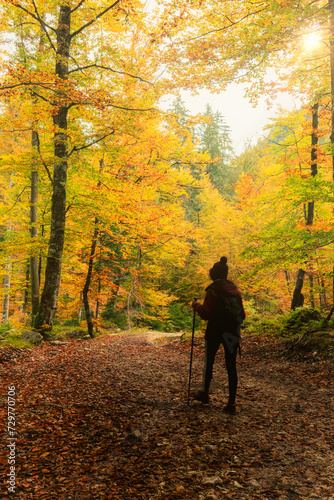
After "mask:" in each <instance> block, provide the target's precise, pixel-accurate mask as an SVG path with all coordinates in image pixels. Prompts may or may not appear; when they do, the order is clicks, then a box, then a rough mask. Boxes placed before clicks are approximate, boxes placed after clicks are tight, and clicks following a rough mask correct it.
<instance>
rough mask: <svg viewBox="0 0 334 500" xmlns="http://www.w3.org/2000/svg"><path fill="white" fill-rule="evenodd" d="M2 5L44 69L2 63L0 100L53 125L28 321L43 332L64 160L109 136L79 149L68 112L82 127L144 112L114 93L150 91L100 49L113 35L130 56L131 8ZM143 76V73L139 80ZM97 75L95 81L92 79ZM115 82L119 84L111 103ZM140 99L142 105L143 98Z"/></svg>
mask: <svg viewBox="0 0 334 500" xmlns="http://www.w3.org/2000/svg"><path fill="white" fill-rule="evenodd" d="M8 3H9V5H10V7H9V9H13V10H15V11H19V12H20V14H21V16H22V22H25V23H29V24H32V25H33V26H36V31H37V32H40V31H42V32H43V33H44V35H45V38H44V39H45V47H44V52H43V54H40V59H41V60H42V64H43V63H44V66H43V67H42V66H41V65H39V66H38V67H37V68H36V65H35V64H29V65H26V66H22V65H20V64H17V65H15V64H11V63H8V64H7V65H6V66H7V68H6V69H7V74H6V76H5V79H4V81H3V84H2V92H3V95H4V96H5V97H6V96H9V95H16V96H17V97H20V98H22V99H24V98H25V97H26V94H27V91H28V95H29V97H30V96H31V97H32V98H33V99H38V100H41V101H43V102H44V103H45V104H46V106H47V107H48V109H49V117H50V118H52V122H53V128H54V134H53V146H54V161H53V165H52V175H51V172H50V179H51V182H52V204H51V228H50V238H49V245H48V255H47V262H46V269H45V279H44V287H43V292H42V296H41V301H40V306H39V312H38V314H37V316H36V318H35V321H34V326H35V327H36V328H38V329H40V330H41V331H44V330H47V329H49V328H51V327H52V324H53V319H54V314H55V311H56V304H57V297H58V292H59V283H60V276H61V264H62V254H63V247H64V231H65V219H66V209H67V208H66V189H67V187H66V186H67V171H68V165H69V158H70V156H71V155H73V154H75V153H76V152H77V151H78V150H80V149H81V148H88V147H89V146H90V145H92V144H96V143H98V142H99V141H100V140H102V139H103V138H104V137H106V136H108V135H109V134H112V133H113V124H105V125H103V126H102V127H101V124H100V126H99V127H98V129H95V131H94V132H92V131H90V133H89V136H90V137H89V138H87V139H86V140H84V144H76V143H75V135H73V134H72V132H71V130H69V127H68V125H69V122H68V120H69V116H70V115H69V113H70V112H71V120H72V121H73V122H79V123H80V122H81V124H82V125H83V117H82V114H81V116H80V113H78V112H77V110H78V109H80V110H81V109H82V107H83V106H86V107H87V108H89V109H90V110H93V109H94V108H95V109H103V108H108V107H113V108H115V109H120V110H124V111H125V112H126V111H128V112H131V110H136V111H138V112H141V111H144V110H145V109H148V108H146V107H145V104H144V101H143V100H142V102H141V103H140V95H139V93H138V92H137V93H136V94H131V92H132V91H131V92H130V93H127V96H126V102H124V96H123V95H122V90H121V88H122V86H123V85H124V86H125V87H127V86H128V85H129V83H130V82H135V83H134V89H135V88H139V87H140V85H141V86H145V91H148V90H151V89H152V86H151V85H150V84H149V82H148V81H147V80H145V78H144V76H141V75H138V74H136V73H132V72H131V68H132V69H133V63H132V61H131V58H130V57H129V58H128V59H127V60H126V61H125V62H123V61H122V60H121V59H120V58H119V55H118V49H117V48H116V45H117V44H116V42H115V41H113V42H112V43H111V45H108V44H105V42H106V38H107V33H108V32H109V33H114V32H115V31H116V32H117V33H118V37H119V36H122V37H123V39H122V42H121V44H120V45H123V50H124V55H125V52H127V54H130V53H132V59H133V57H134V53H133V47H131V46H130V48H129V42H130V40H131V36H132V34H131V30H133V31H135V29H136V28H135V25H136V23H137V24H138V22H139V21H140V8H139V4H137V3H136V2H129V3H127V2H124V1H122V2H120V0H116V1H114V2H108V1H101V2H95V3H92V4H91V3H90V2H85V1H81V2H79V3H77V4H75V3H73V2H60V3H59V2H54V3H53V2H50V3H44V4H43V5H37V4H35V3H34V2H31V1H27V2H25V1H23V2H10V1H8ZM130 19H131V21H130V24H129V20H130ZM104 20H106V21H105V22H104ZM102 31H103V35H102ZM98 32H99V33H100V34H99V36H97V34H98ZM129 35H130V36H129ZM35 36H36V35H35ZM103 40H104V45H103ZM83 41H85V46H83ZM112 47H113V48H112ZM114 54H117V55H116V56H115V55H114ZM42 56H43V57H42ZM52 64H54V68H55V69H54V70H52ZM144 72H145V69H144V66H142V73H144ZM97 74H98V75H99V77H100V78H99V80H98V79H97V78H96V76H97ZM94 78H95V80H94ZM117 80H118V81H119V82H120V86H119V89H118V90H119V92H118V95H117V87H116V82H117ZM89 83H90V84H91V85H90V88H89ZM138 83H139V87H138ZM134 89H133V90H134ZM145 91H144V96H145V99H146V102H147V98H148V93H147V92H146V93H145ZM141 104H144V106H143V107H142V106H141ZM136 105H139V106H138V107H136ZM87 118H88V116H86V117H85V118H84V120H85V119H86V124H85V126H86V127H88V128H89V122H87ZM71 128H72V127H71ZM73 140H74V141H73ZM73 142H74V144H73Z"/></svg>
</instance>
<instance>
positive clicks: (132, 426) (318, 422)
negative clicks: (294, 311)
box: [0, 332, 334, 500]
mask: <svg viewBox="0 0 334 500" xmlns="http://www.w3.org/2000/svg"><path fill="white" fill-rule="evenodd" d="M161 335H162V334H161ZM179 337H180V336H178V337H174V339H173V338H169V339H168V340H167V341H166V342H161V341H159V335H157V334H156V333H155V334H150V333H149V332H147V333H140V334H134V335H118V336H114V335H110V336H103V337H99V338H96V339H94V340H92V341H89V343H86V342H84V343H78V342H77V341H75V340H71V341H69V342H68V343H67V344H66V345H60V346H52V345H50V344H45V345H43V346H42V347H39V348H33V349H31V350H29V351H24V353H23V352H22V356H20V353H19V352H18V351H17V349H16V350H15V352H14V354H13V357H12V358H11V357H10V356H9V355H7V356H6V357H5V361H4V362H3V363H2V365H0V373H1V378H2V386H1V394H2V401H3V404H2V405H1V420H2V422H4V425H3V428H6V419H7V407H6V400H7V388H8V386H13V385H14V386H15V390H16V430H17V434H16V435H17V442H16V464H15V467H16V489H15V494H13V493H10V492H9V491H8V489H7V486H6V483H5V481H3V483H2V492H1V498H7V497H8V498H10V497H12V498H15V499H16V498H17V499H19V500H21V499H22V500H30V499H39V500H49V499H50V498H57V499H61V500H90V499H92V500H95V499H106V500H110V499H120V500H128V499H131V500H135V499H143V500H159V499H164V500H169V499H171V500H172V499H182V500H183V499H198V500H206V499H208V500H209V499H211V500H215V499H230V498H231V499H238V500H239V499H240V500H243V499H249V500H253V499H254V500H255V499H261V500H266V499H268V500H269V499H270V500H271V499H278V500H290V499H292V500H298V499H299V500H311V499H312V500H313V499H314V500H317V499H319V500H320V499H321V500H333V499H334V496H333V491H334V460H333V449H334V447H333V422H332V415H333V408H334V404H333V395H332V392H331V390H332V383H333V371H332V362H331V361H329V360H321V359H316V360H309V359H306V360H291V359H289V360H287V359H283V358H282V357H280V356H278V355H277V353H278V346H277V344H276V343H275V342H273V341H271V340H268V339H266V338H260V337H251V336H249V337H245V338H244V341H243V349H242V357H241V359H240V358H238V375H239V389H238V407H237V409H238V413H237V415H235V416H231V415H225V414H223V413H222V407H223V405H224V404H225V403H226V400H227V393H228V387H227V378H226V372H225V367H224V356H223V352H222V351H219V353H218V355H217V360H216V363H215V367H214V378H213V381H212V395H211V402H210V405H201V404H200V403H197V402H196V401H193V400H191V401H190V405H189V406H187V390H188V375H189V359H190V357H189V354H190V347H189V344H187V343H181V342H180V341H179ZM160 338H161V336H160ZM7 354H8V352H7ZM202 371H203V340H202V339H196V343H195V346H194V358H193V370H192V384H191V385H192V390H193V389H198V388H200V386H201V379H202ZM6 438H7V436H6V433H4V434H3V436H2V438H1V439H2V444H3V446H2V450H3V451H2V452H1V457H2V458H1V460H0V470H1V472H2V474H3V477H6V475H7V474H8V470H9V466H8V463H7V460H8V451H7V450H8V449H6Z"/></svg>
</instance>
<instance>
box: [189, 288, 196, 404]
mask: <svg viewBox="0 0 334 500" xmlns="http://www.w3.org/2000/svg"><path fill="white" fill-rule="evenodd" d="M194 300H195V301H196V300H197V298H196V297H195V298H194ZM195 317H196V311H195V309H194V315H193V332H192V336H191V350H190V367H189V384H188V402H187V406H189V398H190V381H191V365H192V362H193V348H194V336H195Z"/></svg>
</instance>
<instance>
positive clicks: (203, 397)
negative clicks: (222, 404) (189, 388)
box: [194, 391, 209, 405]
mask: <svg viewBox="0 0 334 500" xmlns="http://www.w3.org/2000/svg"><path fill="white" fill-rule="evenodd" d="M194 398H195V399H196V400H197V401H200V402H201V403H203V404H204V405H207V404H208V403H209V394H208V393H207V392H204V391H195V392H194Z"/></svg>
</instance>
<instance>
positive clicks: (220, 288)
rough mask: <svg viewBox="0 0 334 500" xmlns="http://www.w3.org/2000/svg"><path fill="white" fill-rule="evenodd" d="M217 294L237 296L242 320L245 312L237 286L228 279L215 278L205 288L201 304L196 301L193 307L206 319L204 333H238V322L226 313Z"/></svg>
mask: <svg viewBox="0 0 334 500" xmlns="http://www.w3.org/2000/svg"><path fill="white" fill-rule="evenodd" d="M219 295H233V296H236V297H239V299H240V305H241V309H242V315H241V317H242V320H244V319H245V317H246V313H245V310H244V307H243V304H242V297H241V293H240V290H239V289H238V287H237V286H236V285H235V284H234V283H232V281H229V280H224V279H220V280H216V281H214V282H213V283H211V285H209V286H208V287H207V288H206V295H205V299H204V302H203V304H200V303H199V302H196V303H195V304H194V305H193V307H194V310H195V311H196V312H197V313H198V314H199V315H200V317H201V318H202V319H204V320H207V321H208V325H207V328H206V335H205V337H206V338H207V337H208V335H209V336H211V335H214V336H216V335H219V334H221V333H224V331H227V332H229V333H231V334H234V335H239V334H240V333H239V330H240V322H238V321H237V320H236V319H235V318H232V317H231V316H229V315H228V314H227V313H226V310H225V309H224V308H223V306H222V303H221V301H220V300H219Z"/></svg>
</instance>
